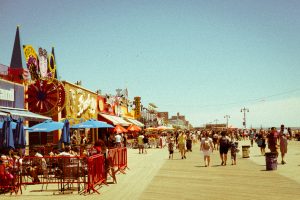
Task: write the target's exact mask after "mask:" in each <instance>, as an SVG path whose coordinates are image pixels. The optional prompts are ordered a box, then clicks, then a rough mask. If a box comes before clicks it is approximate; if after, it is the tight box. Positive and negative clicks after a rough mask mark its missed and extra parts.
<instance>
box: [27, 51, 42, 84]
mask: <svg viewBox="0 0 300 200" xmlns="http://www.w3.org/2000/svg"><path fill="white" fill-rule="evenodd" d="M23 51H24V55H25V60H26V65H27V68H28V70H29V72H30V76H31V80H38V79H39V78H40V71H39V66H38V56H37V54H36V52H35V50H34V48H33V47H32V46H31V45H24V46H23Z"/></svg>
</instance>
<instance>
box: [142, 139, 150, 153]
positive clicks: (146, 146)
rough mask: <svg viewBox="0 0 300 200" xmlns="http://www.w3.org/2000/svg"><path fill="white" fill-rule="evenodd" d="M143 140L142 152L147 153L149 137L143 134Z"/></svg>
mask: <svg viewBox="0 0 300 200" xmlns="http://www.w3.org/2000/svg"><path fill="white" fill-rule="evenodd" d="M143 142H144V152H145V153H147V149H148V148H149V144H148V143H149V139H148V136H147V135H145V136H144V138H143Z"/></svg>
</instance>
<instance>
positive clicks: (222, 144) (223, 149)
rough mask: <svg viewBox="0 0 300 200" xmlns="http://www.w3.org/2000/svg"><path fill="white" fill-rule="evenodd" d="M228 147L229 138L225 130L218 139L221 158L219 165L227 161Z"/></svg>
mask: <svg viewBox="0 0 300 200" xmlns="http://www.w3.org/2000/svg"><path fill="white" fill-rule="evenodd" d="M229 147H230V139H229V137H228V136H226V131H222V132H221V137H220V139H219V150H220V158H221V160H222V163H221V165H224V166H225V165H226V162H227V153H228V149H229Z"/></svg>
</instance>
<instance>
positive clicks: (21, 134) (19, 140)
mask: <svg viewBox="0 0 300 200" xmlns="http://www.w3.org/2000/svg"><path fill="white" fill-rule="evenodd" d="M15 139H16V140H15V145H16V146H17V147H20V148H24V147H25V146H26V136H25V129H24V126H23V120H22V119H21V118H19V119H18V121H17V125H16V138H15Z"/></svg>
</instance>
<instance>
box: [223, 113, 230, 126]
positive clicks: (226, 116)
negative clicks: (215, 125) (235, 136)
mask: <svg viewBox="0 0 300 200" xmlns="http://www.w3.org/2000/svg"><path fill="white" fill-rule="evenodd" d="M224 118H226V128H228V119H229V118H230V115H225V116H224Z"/></svg>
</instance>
